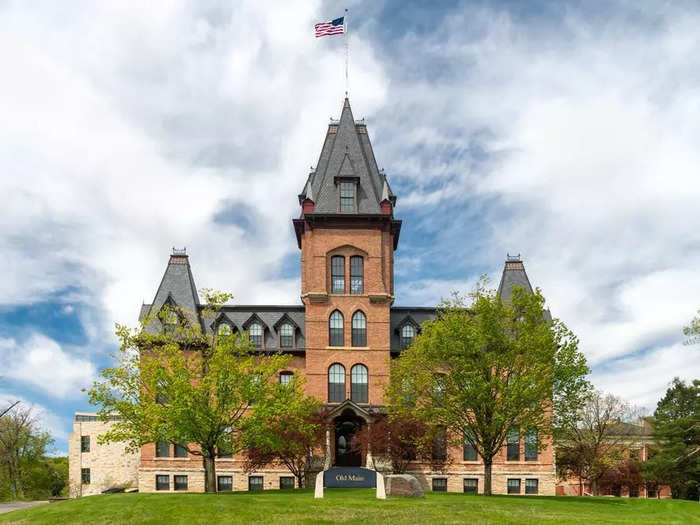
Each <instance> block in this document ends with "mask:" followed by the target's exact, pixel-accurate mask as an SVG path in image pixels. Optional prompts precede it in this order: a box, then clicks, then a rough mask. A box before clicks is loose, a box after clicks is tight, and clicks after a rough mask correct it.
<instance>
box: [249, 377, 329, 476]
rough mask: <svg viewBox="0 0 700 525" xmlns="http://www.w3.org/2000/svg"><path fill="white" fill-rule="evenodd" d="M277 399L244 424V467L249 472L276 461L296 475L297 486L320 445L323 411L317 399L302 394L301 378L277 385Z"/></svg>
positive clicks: (321, 440)
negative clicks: (320, 410)
mask: <svg viewBox="0 0 700 525" xmlns="http://www.w3.org/2000/svg"><path fill="white" fill-rule="evenodd" d="M277 396H279V402H277V403H268V404H266V405H264V406H263V407H261V408H260V409H259V410H258V414H257V417H256V418H254V419H250V420H248V421H247V425H246V462H245V470H246V471H247V472H253V471H255V470H259V469H260V468H262V467H264V466H266V465H269V464H270V463H273V462H275V461H278V462H280V463H282V464H283V465H285V466H286V467H287V468H288V469H289V471H290V472H291V473H292V474H293V475H294V477H296V478H297V484H298V486H299V487H300V488H302V487H304V486H305V484H306V482H305V480H306V478H307V476H308V474H309V472H310V471H311V469H312V467H313V466H314V460H315V459H317V458H318V456H317V455H315V452H316V451H317V450H318V449H319V448H320V447H321V446H322V444H323V442H324V438H325V433H324V432H323V429H324V427H323V425H322V421H323V415H322V414H321V413H320V412H319V409H320V404H319V402H318V400H317V399H315V398H313V397H310V396H307V395H305V394H304V382H303V380H302V378H295V379H294V380H292V381H291V382H290V383H288V384H286V385H280V388H279V391H278V393H277Z"/></svg>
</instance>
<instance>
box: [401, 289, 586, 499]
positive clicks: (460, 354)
mask: <svg viewBox="0 0 700 525" xmlns="http://www.w3.org/2000/svg"><path fill="white" fill-rule="evenodd" d="M471 297H472V302H471V304H470V305H469V308H467V307H466V305H465V302H464V300H463V299H462V298H461V297H460V296H459V295H458V294H454V295H453V299H451V300H449V301H446V302H444V303H443V304H442V305H441V307H440V309H439V312H438V316H437V318H436V319H435V320H432V321H428V322H426V323H424V324H423V327H422V333H421V334H420V335H418V336H417V337H416V339H415V340H414V342H413V344H412V345H411V346H410V347H409V348H407V349H406V350H404V351H403V352H402V354H401V357H400V359H398V360H396V362H395V363H394V364H393V366H392V371H391V379H390V382H389V387H388V391H387V394H388V397H389V401H390V404H391V408H392V411H394V412H395V413H396V414H415V416H417V417H419V418H420V419H421V420H422V421H425V422H429V423H430V424H431V425H434V426H438V427H441V428H444V429H445V431H446V432H447V435H448V436H449V437H450V440H451V442H452V443H453V444H454V445H455V446H462V444H463V443H469V444H471V445H472V446H473V447H474V448H475V450H476V451H477V453H478V454H479V456H481V458H482V459H483V461H484V493H485V494H487V495H490V494H491V469H492V465H493V458H494V456H495V455H496V454H497V453H498V452H499V450H500V449H501V448H502V447H503V444H504V442H505V440H506V436H507V434H508V433H509V431H510V430H511V429H519V431H523V432H525V431H530V430H536V431H537V432H538V433H539V435H540V436H547V435H549V434H550V432H551V428H552V419H553V417H554V418H556V417H558V416H557V412H558V411H559V410H562V412H564V410H563V408H562V406H563V404H565V403H567V402H571V400H578V399H579V397H580V394H581V392H583V391H586V389H587V388H588V383H587V381H586V379H585V376H586V374H587V373H588V367H587V366H586V361H585V358H584V357H583V355H582V354H581V353H580V352H579V351H578V340H577V339H576V337H575V336H574V335H573V334H572V333H571V332H570V331H569V330H568V329H567V328H566V326H564V324H563V323H561V322H560V321H558V320H554V321H551V320H550V319H549V316H548V315H546V314H545V310H544V298H543V297H542V295H541V293H540V291H539V290H537V291H536V292H535V293H533V294H529V293H527V292H525V291H524V290H523V289H522V288H519V287H515V288H514V290H513V294H512V298H511V300H510V301H509V302H505V301H502V300H501V298H500V297H499V296H498V295H497V294H496V293H495V292H494V291H493V290H487V289H485V286H484V281H482V282H481V283H480V284H479V286H478V287H477V289H476V290H475V292H473V293H472V295H471ZM553 411H554V414H553ZM544 441H545V439H538V440H537V446H538V448H541V447H543V446H544Z"/></svg>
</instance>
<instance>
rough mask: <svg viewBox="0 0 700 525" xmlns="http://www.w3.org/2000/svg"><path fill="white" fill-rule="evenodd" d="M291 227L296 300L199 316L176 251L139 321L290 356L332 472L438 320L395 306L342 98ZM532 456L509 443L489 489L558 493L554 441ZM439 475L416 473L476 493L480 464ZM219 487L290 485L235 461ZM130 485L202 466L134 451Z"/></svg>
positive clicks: (422, 310)
mask: <svg viewBox="0 0 700 525" xmlns="http://www.w3.org/2000/svg"><path fill="white" fill-rule="evenodd" d="M298 198H299V205H300V208H301V209H300V215H299V218H298V219H295V220H293V224H294V230H295V233H296V238H297V243H298V246H299V249H300V250H301V304H298V305H292V306H278V305H232V306H226V307H224V308H223V309H222V310H221V311H220V312H217V315H216V317H215V318H211V319H209V318H206V319H205V318H203V316H202V315H201V311H202V309H203V307H202V306H201V305H200V303H199V297H198V295H197V291H196V287H195V284H194V278H193V275H192V270H191V268H190V263H189V258H188V256H187V255H186V254H185V253H184V252H178V251H174V252H173V254H172V255H171V257H170V260H169V263H168V266H167V268H166V270H165V274H164V276H163V279H162V281H161V283H160V286H159V288H158V291H157V292H156V295H155V298H154V300H153V302H152V304H147V305H143V306H142V310H141V318H144V317H145V316H148V315H152V314H156V313H158V312H159V311H160V309H161V308H163V306H164V305H166V304H169V305H174V306H177V307H179V308H181V309H183V310H185V311H190V312H196V313H197V315H199V317H200V321H201V323H202V326H203V328H204V329H205V330H206V331H207V332H208V333H211V334H217V333H231V332H236V331H238V332H243V331H246V332H248V334H249V335H250V337H251V339H252V341H253V342H254V344H255V345H256V346H258V347H259V348H260V351H262V352H267V351H275V352H276V351H278V350H281V351H283V352H288V353H290V354H292V355H293V360H292V362H291V365H290V366H289V369H288V370H284V371H281V373H280V381H287V380H289V379H290V378H291V377H292V376H293V375H294V374H303V375H304V376H305V377H306V385H307V389H308V393H309V394H312V395H314V396H316V397H317V398H319V399H320V400H323V401H324V402H325V403H326V404H327V409H328V410H329V414H330V415H329V417H328V421H327V424H328V432H327V444H326V458H325V459H324V460H322V461H321V462H320V464H319V468H322V467H323V463H324V462H325V464H326V466H330V465H345V466H353V465H356V466H361V465H365V464H367V463H368V460H369V458H368V457H367V454H366V453H365V452H358V451H355V450H352V449H351V448H350V447H349V446H348V444H349V443H350V441H351V437H352V435H353V434H354V433H355V432H357V431H358V429H359V428H361V427H362V426H363V425H365V424H367V422H368V421H369V420H370V419H371V417H372V414H376V413H379V412H381V411H382V410H383V407H384V388H385V385H386V383H387V380H388V373H389V363H390V361H391V359H393V358H397V357H398V356H399V353H400V351H401V349H402V348H404V347H406V346H407V345H409V344H410V342H411V341H412V339H413V338H414V337H415V335H416V334H417V333H418V332H419V331H420V327H421V323H422V322H423V321H425V320H427V319H431V318H434V317H435V315H436V311H435V309H434V308H427V307H395V306H393V302H394V299H395V293H394V251H395V250H396V248H397V246H398V243H399V234H400V232H401V221H400V220H397V219H396V218H395V217H394V206H395V204H396V196H395V195H394V193H393V192H392V190H391V187H390V186H389V183H388V181H387V179H386V177H385V175H384V173H383V172H381V171H379V170H378V168H377V162H376V160H375V157H374V152H373V150H372V146H371V144H370V140H369V135H368V133H367V127H366V126H365V124H364V122H363V121H362V122H360V121H355V120H354V118H353V115H352V111H351V108H350V103H349V101H348V100H347V99H345V101H344V105H343V109H342V114H341V117H340V119H339V120H338V121H331V123H330V124H329V126H328V130H327V133H326V137H325V140H324V143H323V147H322V149H321V155H320V158H319V160H318V163H317V166H316V169H315V170H314V171H312V172H311V173H310V174H309V175H308V179H307V181H306V183H305V184H304V187H303V190H302V192H301V194H300V195H299V196H298ZM514 285H520V286H523V287H525V288H526V289H528V290H532V289H531V286H530V283H529V280H528V278H527V275H526V273H525V269H524V267H523V264H522V262H521V261H520V260H519V259H518V258H509V260H508V261H506V265H505V268H504V271H503V277H502V279H501V283H500V287H499V292H500V293H501V295H502V296H503V297H504V298H507V297H509V296H510V292H511V289H512V287H513V286H514ZM539 439H541V440H543V443H545V444H546V447H545V448H544V449H543V450H540V451H537V450H536V447H535V450H534V452H533V449H532V447H528V446H526V443H525V439H524V436H521V435H518V434H514V435H513V436H511V438H510V441H509V446H507V447H504V450H503V451H502V453H501V454H500V455H499V456H498V457H497V458H496V460H495V462H494V466H493V491H494V493H502V494H505V493H520V494H525V493H538V494H550V495H554V492H555V469H554V462H553V454H552V447H551V443H549V442H548V439H547V437H546V436H540V438H539ZM449 453H450V454H452V455H453V456H454V461H452V462H451V463H450V466H449V469H448V470H447V471H446V472H433V471H431V470H430V467H429V466H427V465H419V464H416V465H413V466H412V468H411V469H410V470H412V471H413V473H415V474H416V475H417V476H418V478H419V480H420V481H421V483H422V484H423V485H424V488H426V489H427V490H431V489H432V490H448V491H459V492H461V491H467V492H468V491H478V492H482V491H483V464H482V463H481V462H480V461H478V460H477V459H476V458H475V457H474V454H473V451H471V450H468V449H465V450H461V449H460V450H450V451H449ZM216 466H217V477H218V486H219V490H232V489H233V490H247V489H249V488H250V489H259V488H264V489H271V488H281V487H288V486H290V484H291V486H293V485H294V479H293V477H292V476H291V474H290V473H289V472H287V471H284V470H283V469H277V470H275V469H269V470H265V471H263V472H256V473H253V474H247V473H245V472H244V471H243V469H242V461H241V460H240V458H236V457H233V458H217V460H216ZM138 486H139V490H140V491H142V492H149V491H156V490H162V491H172V490H190V491H202V490H203V486H204V472H203V469H202V465H201V459H200V458H199V457H195V456H190V457H188V456H187V453H186V452H185V451H184V450H182V449H179V447H175V446H173V445H169V444H166V443H162V444H151V445H146V446H144V447H143V448H142V450H141V455H140V463H139V468H138Z"/></svg>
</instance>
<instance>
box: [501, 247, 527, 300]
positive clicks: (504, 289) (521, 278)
mask: <svg viewBox="0 0 700 525" xmlns="http://www.w3.org/2000/svg"><path fill="white" fill-rule="evenodd" d="M514 286H520V287H521V288H523V289H524V290H525V291H526V292H528V293H532V286H531V285H530V279H528V278H527V274H526V273H525V265H524V264H523V261H522V260H521V259H520V255H515V256H511V255H508V256H506V264H505V266H504V267H503V275H501V283H500V284H499V285H498V295H499V296H500V297H501V299H502V300H503V301H509V300H510V298H511V296H512V295H513V287H514Z"/></svg>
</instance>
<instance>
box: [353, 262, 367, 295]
mask: <svg viewBox="0 0 700 525" xmlns="http://www.w3.org/2000/svg"><path fill="white" fill-rule="evenodd" d="M363 292H364V264H363V259H362V257H361V256H359V255H353V256H352V257H350V293H353V294H361V293H363Z"/></svg>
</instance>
